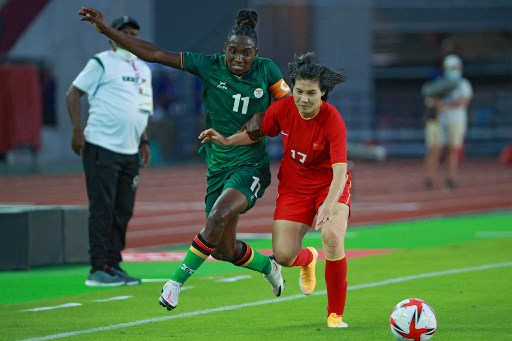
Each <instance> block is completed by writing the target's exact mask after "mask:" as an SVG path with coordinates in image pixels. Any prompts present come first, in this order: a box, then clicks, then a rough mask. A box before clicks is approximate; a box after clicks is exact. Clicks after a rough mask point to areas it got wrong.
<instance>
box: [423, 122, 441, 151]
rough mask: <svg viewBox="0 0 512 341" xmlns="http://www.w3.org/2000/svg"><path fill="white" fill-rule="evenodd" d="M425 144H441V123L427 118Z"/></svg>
mask: <svg viewBox="0 0 512 341" xmlns="http://www.w3.org/2000/svg"><path fill="white" fill-rule="evenodd" d="M425 144H426V146H427V147H428V148H432V147H435V146H441V145H442V144H443V141H442V133H441V125H440V124H439V122H438V121H437V120H428V121H427V122H426V124H425Z"/></svg>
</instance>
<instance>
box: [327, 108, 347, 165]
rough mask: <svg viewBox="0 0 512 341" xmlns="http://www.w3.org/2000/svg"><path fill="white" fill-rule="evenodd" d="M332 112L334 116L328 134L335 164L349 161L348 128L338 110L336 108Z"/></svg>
mask: <svg viewBox="0 0 512 341" xmlns="http://www.w3.org/2000/svg"><path fill="white" fill-rule="evenodd" d="M332 114H333V118H332V119H331V122H330V124H329V125H328V126H327V136H328V139H329V147H330V150H329V154H330V158H331V165H332V166H334V165H337V164H346V163H347V128H346V126H345V122H344V121H343V118H342V117H341V115H340V113H339V112H338V111H337V110H334V111H333V113H332Z"/></svg>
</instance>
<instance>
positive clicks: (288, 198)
mask: <svg viewBox="0 0 512 341" xmlns="http://www.w3.org/2000/svg"><path fill="white" fill-rule="evenodd" d="M351 187H352V181H351V179H350V177H349V179H347V183H346V184H345V188H344V189H343V193H342V194H341V196H340V198H339V199H338V202H340V203H343V204H346V205H348V206H349V207H350V204H351V203H352V202H351V201H350V188H351ZM328 193H329V187H326V188H325V189H324V190H323V191H320V192H318V193H315V194H311V195H306V194H301V193H297V192H296V191H294V190H293V189H292V188H290V187H287V186H281V185H279V188H278V196H277V200H276V210H275V212H274V220H289V221H295V222H298V223H303V224H306V225H308V226H312V225H313V221H314V219H315V216H316V212H317V211H318V208H319V207H320V206H321V205H322V204H323V202H324V200H325V198H326V197H327V194H328Z"/></svg>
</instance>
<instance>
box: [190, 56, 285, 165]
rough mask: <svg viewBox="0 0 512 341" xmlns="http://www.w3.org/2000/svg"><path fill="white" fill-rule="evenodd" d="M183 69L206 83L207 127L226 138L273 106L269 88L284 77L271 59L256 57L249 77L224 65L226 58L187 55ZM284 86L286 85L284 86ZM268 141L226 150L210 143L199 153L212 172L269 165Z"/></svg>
mask: <svg viewBox="0 0 512 341" xmlns="http://www.w3.org/2000/svg"><path fill="white" fill-rule="evenodd" d="M182 58H183V59H182V66H183V70H185V71H188V72H190V73H192V74H194V75H196V76H198V77H199V78H200V79H201V81H202V84H203V99H204V106H205V110H206V118H205V123H206V124H205V125H206V128H213V129H215V130H217V131H218V132H219V133H221V134H222V135H224V136H225V137H228V136H231V135H233V134H235V133H236V132H237V131H239V130H240V128H242V126H243V125H244V124H245V123H246V122H247V121H248V120H249V119H250V118H251V117H252V115H254V114H255V113H257V112H264V111H265V110H266V109H267V107H268V106H269V105H270V102H271V99H272V98H271V97H272V94H271V92H270V89H269V88H270V87H272V86H274V87H275V85H277V86H279V84H280V83H279V82H281V81H282V78H283V75H282V73H281V71H280V70H279V68H278V67H277V65H276V64H275V63H274V62H273V61H272V60H270V59H267V58H260V57H257V58H256V59H255V60H254V62H253V64H252V66H251V69H250V70H249V72H248V73H247V74H245V75H244V76H242V77H238V76H236V75H234V74H232V73H231V72H230V71H229V70H228V68H227V67H226V65H225V64H224V59H225V58H224V55H222V54H213V55H206V54H202V53H191V52H185V53H183V54H182ZM283 84H284V83H283ZM266 143H267V141H266V138H264V139H263V140H261V141H260V142H257V143H254V144H251V145H247V146H236V147H226V146H217V145H215V144H212V143H207V144H206V145H205V146H203V147H202V148H201V150H200V153H201V154H202V155H203V157H205V160H206V163H207V164H208V169H209V171H210V172H215V171H219V170H224V169H228V168H233V167H237V166H258V165H262V163H267V164H268V162H269V161H268V156H267V154H266V150H265V149H266Z"/></svg>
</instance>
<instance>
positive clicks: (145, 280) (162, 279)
mask: <svg viewBox="0 0 512 341" xmlns="http://www.w3.org/2000/svg"><path fill="white" fill-rule="evenodd" d="M123 260H124V259H123ZM168 280H169V278H143V279H141V281H142V283H159V282H167V281H168ZM182 289H183V288H182Z"/></svg>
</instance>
